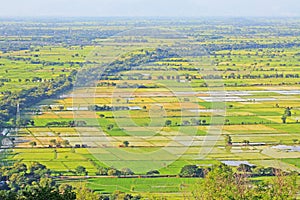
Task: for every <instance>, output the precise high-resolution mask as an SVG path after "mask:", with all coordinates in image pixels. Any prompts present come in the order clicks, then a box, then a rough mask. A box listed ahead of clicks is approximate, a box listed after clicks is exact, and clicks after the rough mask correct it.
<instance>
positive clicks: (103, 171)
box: [97, 167, 134, 176]
mask: <svg viewBox="0 0 300 200" xmlns="http://www.w3.org/2000/svg"><path fill="white" fill-rule="evenodd" d="M97 175H100V176H128V175H134V172H133V171H132V170H131V169H129V168H123V169H121V170H118V169H116V168H114V167H108V168H107V167H99V168H98V172H97Z"/></svg>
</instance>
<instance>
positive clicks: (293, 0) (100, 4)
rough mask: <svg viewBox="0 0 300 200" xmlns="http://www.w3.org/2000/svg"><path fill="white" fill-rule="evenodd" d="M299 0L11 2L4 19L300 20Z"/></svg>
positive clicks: (0, 11) (0, 12) (2, 10)
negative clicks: (105, 17) (287, 18)
mask: <svg viewBox="0 0 300 200" xmlns="http://www.w3.org/2000/svg"><path fill="white" fill-rule="evenodd" d="M299 10H300V4H299V1H298V0H251V1H250V0H246V1H243V0H242V1H241V0H185V1H182V0H173V1H170V0H44V1H40V0H26V1H24V0H11V1H4V0H2V1H1V6H0V16H9V17H12V16H30V17H34V16H97V17H104V16H135V17H137V16H161V17H166V16H176V17H183V16H186V17H201V16H252V17H253V16H255V17H257V16H265V17H266V16H268V17H295V16H299Z"/></svg>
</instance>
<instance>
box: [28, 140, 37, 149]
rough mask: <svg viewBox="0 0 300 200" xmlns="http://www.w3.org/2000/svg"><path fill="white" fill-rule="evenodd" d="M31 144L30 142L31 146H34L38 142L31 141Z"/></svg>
mask: <svg viewBox="0 0 300 200" xmlns="http://www.w3.org/2000/svg"><path fill="white" fill-rule="evenodd" d="M29 144H30V146H31V147H32V148H33V147H35V146H36V145H37V144H36V141H31V142H29Z"/></svg>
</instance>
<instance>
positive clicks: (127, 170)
mask: <svg viewBox="0 0 300 200" xmlns="http://www.w3.org/2000/svg"><path fill="white" fill-rule="evenodd" d="M121 174H122V175H134V172H133V171H132V170H131V169H129V168H123V169H121Z"/></svg>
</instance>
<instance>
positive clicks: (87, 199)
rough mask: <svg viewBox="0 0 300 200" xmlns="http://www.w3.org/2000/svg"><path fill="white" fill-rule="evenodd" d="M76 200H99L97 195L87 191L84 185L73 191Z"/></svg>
mask: <svg viewBox="0 0 300 200" xmlns="http://www.w3.org/2000/svg"><path fill="white" fill-rule="evenodd" d="M75 193H76V200H99V195H98V194H96V193H95V192H93V191H92V190H90V189H88V188H87V187H86V186H85V185H80V186H79V187H77V188H76V189H75Z"/></svg>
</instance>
